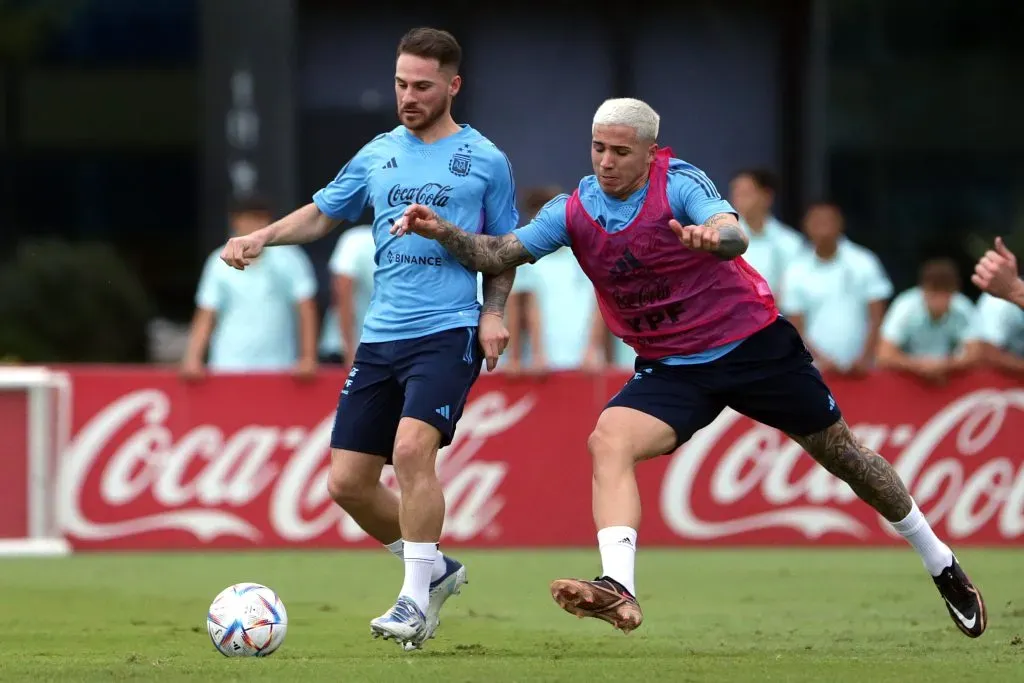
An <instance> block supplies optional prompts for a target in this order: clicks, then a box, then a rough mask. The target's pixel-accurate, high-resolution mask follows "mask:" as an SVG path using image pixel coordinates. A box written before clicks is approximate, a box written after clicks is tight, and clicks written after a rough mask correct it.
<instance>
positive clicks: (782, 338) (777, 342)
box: [608, 317, 842, 445]
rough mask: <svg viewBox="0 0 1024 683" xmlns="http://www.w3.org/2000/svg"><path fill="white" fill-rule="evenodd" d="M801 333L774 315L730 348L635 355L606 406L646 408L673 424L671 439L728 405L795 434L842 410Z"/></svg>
mask: <svg viewBox="0 0 1024 683" xmlns="http://www.w3.org/2000/svg"><path fill="white" fill-rule="evenodd" d="M813 361H814V359H813V358H812V357H811V354H810V353H809V352H808V351H807V347H806V346H804V343H803V340H802V339H801V338H800V333H799V332H797V331H796V328H795V327H793V325H792V323H790V322H789V321H788V320H786V319H785V318H782V317H780V318H778V319H777V320H776V321H775V322H773V323H771V324H769V325H768V326H767V327H765V328H764V329H762V330H760V331H759V332H756V333H755V334H753V335H751V336H750V337H748V338H747V339H745V340H744V341H743V343H742V344H740V345H739V346H737V347H736V348H735V349H733V350H732V351H731V352H730V353H728V354H726V355H725V356H722V357H721V358H718V359H716V360H713V361H711V362H709V363H702V364H699V365H665V364H664V363H659V362H657V361H644V360H640V359H639V358H638V359H637V361H636V373H635V374H634V375H633V377H632V378H631V379H630V380H629V381H628V382H626V386H624V387H623V388H622V390H621V391H619V393H618V394H616V395H615V396H614V397H612V399H611V401H609V402H608V407H612V406H622V407H625V408H633V409H634V410H639V411H640V412H643V413H647V414H648V415H651V416H653V417H656V418H658V419H659V420H661V421H662V422H664V423H666V424H668V425H669V426H670V427H672V429H674V430H675V432H676V439H677V445H678V444H682V443H685V442H686V441H689V439H690V437H691V436H693V433H694V432H696V431H697V430H699V429H701V428H703V427H706V426H707V425H709V424H711V422H713V421H714V419H715V418H716V417H718V414H719V413H721V412H722V410H723V409H724V408H725V407H726V406H728V407H730V408H732V409H734V410H735V411H736V412H738V413H742V414H743V415H746V416H747V417H749V418H751V419H753V420H757V421H758V422H760V423H762V424H766V425H768V426H769V427H775V428H776V429H778V430H780V431H782V432H785V433H786V434H791V435H794V436H807V435H808V434H814V433H815V432H820V431H822V430H823V429H826V428H828V427H831V426H832V425H833V424H835V423H836V422H837V421H838V420H839V418H840V417H842V413H841V412H840V411H839V406H838V404H837V403H836V401H835V399H834V398H833V397H832V393H831V392H830V391H829V389H828V386H827V385H826V384H825V381H824V380H823V379H822V377H821V373H819V372H818V369H817V368H816V367H814V365H813Z"/></svg>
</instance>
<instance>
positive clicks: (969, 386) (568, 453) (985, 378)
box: [58, 368, 1024, 549]
mask: <svg viewBox="0 0 1024 683" xmlns="http://www.w3.org/2000/svg"><path fill="white" fill-rule="evenodd" d="M70 372H71V376H72V384H73V414H72V439H71V442H70V444H69V445H68V447H67V449H66V451H65V453H64V454H63V467H62V476H61V477H60V481H59V486H58V500H59V501H60V504H61V505H62V506H63V509H62V518H63V524H64V528H65V533H66V534H67V535H68V537H69V539H70V540H71V541H72V543H73V544H74V546H75V548H76V549H165V548H166V549H189V548H203V547H221V548H224V547H231V548H271V547H293V546H294V547H344V546H358V545H373V544H374V542H373V541H372V540H370V539H368V538H367V537H366V536H365V534H363V532H362V531H361V530H360V529H359V527H358V526H356V525H355V524H354V523H353V522H352V520H351V519H349V518H348V517H347V516H346V515H345V514H344V513H343V512H342V511H341V510H340V509H339V508H338V507H337V506H335V505H334V503H333V502H332V501H331V500H330V498H329V496H328V494H327V487H326V475H327V466H328V462H329V457H330V455H329V441H330V431H331V423H332V420H333V413H334V407H335V405H336V403H337V397H338V390H339V388H340V386H341V384H342V382H343V380H344V374H342V373H324V374H321V375H320V376H319V377H317V378H316V379H315V380H312V381H300V380H297V379H293V378H291V377H287V376H219V377H211V378H208V379H206V380H205V381H203V382H200V383H198V384H187V383H184V382H182V381H181V380H179V379H178V378H177V377H176V376H175V375H174V374H173V373H170V372H166V371H161V370H152V369H119V368H82V369H72V370H71V371H70ZM626 378H627V376H626V375H614V376H609V377H591V376H587V375H584V374H576V373H569V374H557V375H552V376H549V377H546V378H544V379H542V380H540V379H536V380H535V379H531V380H515V381H514V380H510V379H508V378H505V377H502V376H501V375H486V376H484V377H482V378H481V379H480V381H479V382H478V384H477V386H476V387H475V388H474V390H473V392H472V394H471V396H470V400H469V404H468V406H467V408H466V411H465V414H464V417H463V418H462V421H461V422H460V424H459V429H458V433H457V435H456V438H455V441H454V443H453V444H452V445H451V446H450V447H449V448H447V449H444V450H443V451H442V452H441V454H440V455H439V458H438V472H439V475H440V478H441V480H442V482H443V484H444V487H445V493H446V499H447V502H448V516H447V520H446V524H445V532H444V538H443V540H444V542H445V544H446V545H448V546H455V545H465V546H478V547H521V546H537V547H541V546H577V545H578V546H589V545H592V544H593V542H594V528H593V523H592V521H591V516H590V459H589V455H588V454H587V450H586V441H587V435H588V434H589V432H590V430H591V428H592V427H593V424H594V422H595V420H596V418H597V416H598V414H599V412H600V410H601V407H602V405H603V404H604V401H605V400H606V398H607V397H608V396H610V395H611V394H612V393H614V391H616V390H617V388H618V385H619V384H621V382H623V381H625V379H626ZM830 385H831V387H832V389H833V393H834V395H835V396H836V398H837V400H838V401H839V403H840V406H841V408H842V410H843V412H844V414H845V416H846V419H847V422H848V423H849V424H850V425H851V427H852V429H853V431H854V432H855V433H856V434H857V435H858V436H859V437H860V438H861V439H862V440H863V441H864V442H865V443H866V444H868V445H869V446H870V447H872V448H874V449H876V450H879V451H880V452H881V453H882V454H883V455H885V457H886V458H887V459H889V460H890V461H891V462H892V463H893V464H894V465H895V467H896V468H897V470H898V471H899V472H900V474H901V475H902V476H903V478H904V480H905V481H906V482H907V485H908V487H909V488H910V490H911V492H912V493H913V495H914V496H915V498H916V500H917V501H918V503H919V505H920V506H921V508H922V509H923V510H924V511H925V513H926V514H927V515H928V517H929V519H930V520H931V521H932V523H933V525H935V527H936V529H937V531H938V533H939V534H940V536H942V537H943V538H945V539H946V540H948V541H949V542H950V543H951V544H954V545H956V546H960V545H968V544H991V545H1003V544H1017V543H1019V542H1021V540H1022V538H1024V536H1022V534H1024V450H1022V448H1021V444H1024V414H1022V411H1024V388H1022V387H1020V386H1019V385H1018V383H1016V382H1014V381H1012V380H1009V379H1006V378H1001V377H999V376H996V375H994V374H989V373H977V374H973V375H969V376H964V377H960V378H957V379H955V380H954V381H952V382H950V384H948V385H947V386H944V387H941V388H936V387H932V386H926V385H923V384H921V383H918V382H917V381H915V380H912V379H909V378H907V377H903V376H898V375H892V374H885V373H878V374H875V375H872V376H871V377H869V378H866V379H860V380H852V379H843V378H836V379H832V380H830ZM638 473H639V481H640V490H641V493H642V495H643V499H644V521H643V525H642V528H641V531H640V534H641V542H642V543H643V544H644V545H645V546H656V545H660V546H667V545H694V544H701V545H751V544H758V545H760V544H772V545H778V544H792V545H801V544H811V543H814V544H889V543H897V542H902V541H899V539H898V538H896V537H895V536H894V535H893V533H892V532H891V531H890V530H889V528H888V525H887V524H885V523H884V521H883V520H882V519H881V518H880V517H879V516H878V515H877V514H875V513H874V511H872V510H871V509H870V508H868V507H867V506H866V505H864V504H863V503H861V502H860V501H859V500H858V499H857V498H856V497H855V496H854V494H853V492H852V491H851V490H850V489H849V487H847V486H846V485H845V484H844V483H842V482H840V481H838V480H837V479H835V478H834V477H832V476H831V475H829V474H828V473H827V472H825V471H824V470H823V469H822V468H820V467H819V466H817V465H816V464H815V463H814V462H813V461H812V460H811V459H810V458H809V457H808V456H807V455H806V454H804V453H803V452H802V451H801V450H800V449H799V447H798V446H797V445H796V444H794V443H793V442H792V441H790V440H788V439H787V438H785V437H784V436H783V435H781V434H779V433H778V432H776V431H775V430H772V429H769V428H767V427H764V426H762V425H759V424H757V423H755V422H752V421H750V420H749V419H747V418H745V417H742V416H740V415H738V414H736V413H735V412H733V411H731V410H726V411H725V412H724V413H723V414H722V415H721V416H719V418H718V419H717V420H716V421H715V422H714V423H713V424H711V425H710V426H708V427H707V428H705V429H703V430H701V431H700V432H698V433H697V434H696V435H695V436H694V438H693V439H692V440H691V441H690V442H689V443H687V444H685V445H684V446H682V447H681V448H680V449H679V450H678V451H677V452H675V453H674V454H672V455H669V456H664V457H662V458H659V459H656V460H653V461H649V462H645V463H643V464H641V465H640V467H639V469H638ZM384 476H385V479H386V481H387V482H388V483H389V485H392V486H393V485H394V481H393V475H392V473H391V470H390V468H385V475H384Z"/></svg>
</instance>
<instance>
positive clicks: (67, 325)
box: [0, 239, 153, 363]
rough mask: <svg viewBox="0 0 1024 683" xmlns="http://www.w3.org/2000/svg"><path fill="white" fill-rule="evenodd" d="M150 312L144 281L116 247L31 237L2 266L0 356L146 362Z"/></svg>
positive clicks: (31, 360) (38, 360)
mask: <svg viewBox="0 0 1024 683" xmlns="http://www.w3.org/2000/svg"><path fill="white" fill-rule="evenodd" d="M152 311H153V306H152V302H151V300H150V298H149V296H148V294H147V292H146V291H145V289H144V288H143V286H142V284H141V282H140V281H139V279H138V278H137V277H136V276H135V273H134V272H133V271H132V269H131V268H130V267H129V266H128V264H126V263H125V262H124V260H123V259H121V257H120V256H118V254H117V253H116V252H115V251H114V250H113V249H112V248H111V247H109V246H107V245H104V244H78V243H74V244H73V243H69V242H65V241H62V240H56V239H43V240H34V241H25V242H23V243H21V244H20V245H19V247H18V248H17V250H16V252H15V253H14V255H13V258H12V259H10V260H8V261H7V262H6V263H4V264H3V265H2V266H0V358H5V359H7V360H18V361H22V362H26V363H61V362H63V363H75V362H79V363H88V362H110V363H132V362H144V361H145V360H146V324H147V322H148V320H149V318H150V316H151V313H152Z"/></svg>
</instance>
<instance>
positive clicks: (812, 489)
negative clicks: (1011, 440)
mask: <svg viewBox="0 0 1024 683" xmlns="http://www.w3.org/2000/svg"><path fill="white" fill-rule="evenodd" d="M1022 410H1024V390H1021V389H1006V390H1000V389H981V390H978V391H974V392H971V393H969V394H966V395H964V396H961V397H960V398H958V399H957V400H955V401H953V402H951V403H949V404H948V405H946V406H945V407H944V408H942V409H941V410H939V411H938V412H937V413H936V414H935V415H933V416H932V417H931V418H930V419H929V420H928V421H927V422H926V423H925V424H923V425H922V426H921V427H920V428H915V426H914V425H909V424H901V425H892V426H889V425H884V424H882V425H878V424H855V425H852V426H851V431H852V432H853V433H854V435H856V436H857V437H858V438H859V439H860V441H861V442H862V443H864V444H865V445H867V446H868V447H870V448H872V449H873V450H876V451H880V452H882V453H883V454H885V455H886V456H887V458H888V459H889V460H890V462H892V464H893V467H894V468H895V469H896V471H897V472H898V473H899V475H900V476H901V477H902V479H903V481H904V482H905V483H906V485H907V488H908V490H909V491H910V493H911V495H912V496H913V497H914V499H915V500H916V502H917V503H918V505H919V506H920V508H921V509H922V510H923V511H924V512H925V514H926V516H927V517H928V519H929V521H930V522H931V523H932V525H933V526H936V527H937V528H941V529H942V530H943V532H944V534H945V535H946V536H948V537H949V538H951V539H957V538H964V537H966V536H970V535H971V534H973V533H975V532H977V531H978V530H979V529H980V528H982V527H983V526H985V525H986V524H989V523H991V522H994V523H995V525H996V528H997V532H998V534H999V535H1000V536H1002V537H1003V538H1016V537H1019V536H1020V535H1021V534H1022V533H1024V464H1021V465H1018V464H1016V463H1015V461H1014V460H1013V459H1011V458H1009V457H1006V454H1005V453H999V452H993V451H992V449H990V448H988V447H989V445H990V444H991V443H992V442H993V440H994V439H995V438H996V436H997V435H998V434H999V432H1000V429H1001V428H1002V427H1003V426H1004V425H1006V424H1007V423H1008V422H1009V421H1011V420H1020V419H1021V414H1020V413H1021V411H1022ZM741 419H742V417H741V416H740V415H739V414H738V413H736V412H735V411H733V410H731V409H727V410H726V411H724V412H723V413H722V414H721V415H720V416H719V417H718V419H717V420H715V421H714V422H713V423H712V424H711V425H709V426H708V427H706V428H705V429H703V430H701V431H700V432H698V433H697V434H696V435H695V436H694V437H693V438H692V439H691V440H690V441H689V442H688V443H686V444H684V445H683V446H681V447H680V448H679V449H678V450H677V451H676V453H675V454H674V455H673V456H671V457H672V462H671V463H670V465H669V468H668V471H667V472H666V474H665V478H664V481H663V483H662V488H661V512H662V516H663V518H664V520H665V523H666V524H667V525H668V527H669V528H670V529H671V530H672V531H673V532H674V533H676V534H678V535H679V536H681V537H683V538H687V539H694V540H701V539H703V540H707V539H715V538H724V537H728V536H734V535H736V534H741V533H745V532H750V531H757V530H763V529H770V528H777V529H778V528H786V529H792V530H794V531H797V532H799V533H800V534H801V535H803V536H804V537H805V538H808V539H814V538H819V537H821V536H822V535H823V534H826V533H838V534H843V535H846V536H849V537H852V538H865V537H867V536H869V535H877V533H878V532H877V530H872V529H871V528H869V526H868V525H867V524H866V523H865V521H864V520H865V519H870V516H868V517H866V516H865V515H864V514H863V513H862V512H861V513H859V514H856V510H855V508H854V506H860V505H864V503H862V502H860V501H858V500H857V497H856V495H855V494H854V493H853V491H852V490H851V489H850V487H849V486H847V485H846V484H845V483H844V482H842V481H840V480H838V479H837V478H835V477H834V476H832V475H831V474H829V473H828V472H826V471H825V470H824V469H823V468H821V467H813V468H810V469H808V470H807V471H806V473H805V474H803V475H802V476H800V477H799V478H794V475H793V469H794V466H795V465H796V462H797V460H798V459H800V458H803V457H807V456H806V455H804V454H803V451H802V450H801V449H800V447H799V446H798V445H797V444H796V443H794V442H793V441H791V440H790V439H788V438H786V437H784V436H783V435H781V434H780V433H779V432H777V431H776V430H774V429H770V428H768V427H765V426H763V425H759V424H754V425H753V426H751V427H750V429H748V430H747V431H746V432H744V433H742V434H740V435H739V436H738V437H733V436H731V435H730V436H726V435H727V434H729V432H730V430H731V429H733V428H734V427H735V426H736V424H737V422H739V421H740V420H741ZM940 445H941V446H942V448H941V449H940V448H939V446H940ZM716 446H718V447H720V449H721V450H720V451H716V450H715V449H716ZM940 451H941V452H940ZM893 454H895V455H893ZM971 459H975V460H984V462H982V463H981V464H979V465H978V466H976V467H974V468H971V467H970V465H971V462H970V460H971ZM1018 462H1019V459H1018ZM968 472H969V473H968ZM705 477H706V478H707V479H709V480H710V488H709V490H707V491H697V490H695V483H696V482H697V480H698V479H699V478H700V479H701V480H702V481H703V480H704V478H705ZM751 498H753V500H754V501H756V502H757V505H756V507H760V508H762V509H761V510H759V511H757V512H754V513H752V514H743V515H738V514H735V511H734V510H732V511H730V506H733V505H734V504H736V503H738V502H740V501H741V500H742V501H746V502H747V503H748V505H747V506H746V507H747V509H748V510H749V508H750V507H751V506H750V505H749V502H750V499H751ZM701 502H703V503H704V505H703V506H701ZM701 507H703V509H699V508H701ZM730 512H732V514H730ZM875 522H876V523H877V525H878V527H879V528H881V530H882V531H883V532H885V533H888V534H891V535H894V534H895V532H894V531H893V530H892V527H891V526H890V525H889V524H887V523H885V520H884V519H882V518H881V517H880V516H876V517H875Z"/></svg>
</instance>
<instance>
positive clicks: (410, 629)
mask: <svg viewBox="0 0 1024 683" xmlns="http://www.w3.org/2000/svg"><path fill="white" fill-rule="evenodd" d="M461 63H462V48H461V46H460V45H459V43H458V41H456V40H455V37H454V36H452V35H451V34H450V33H448V32H447V31H441V30H438V29H433V28H416V29H412V30H411V31H409V32H408V33H406V34H405V35H404V36H403V37H402V38H401V40H400V41H399V44H398V48H397V50H396V55H395V76H394V87H395V101H396V107H397V110H398V119H399V121H400V122H401V123H400V125H399V126H397V127H395V128H393V129H392V130H390V131H387V132H385V133H382V134H380V135H378V136H377V137H375V138H374V139H373V140H371V141H370V142H368V143H367V144H366V145H364V146H363V148H362V149H360V150H359V152H357V153H356V154H355V156H354V157H352V159H351V160H349V162H348V163H346V164H345V165H344V166H343V167H342V169H341V171H340V172H339V173H338V175H337V176H336V177H335V178H334V180H332V181H331V182H330V183H328V184H327V186H325V187H324V188H322V189H321V190H320V191H318V192H317V193H316V194H314V195H313V201H312V202H311V203H309V204H307V205H305V206H303V207H301V208H299V209H297V210H295V211H293V212H292V213H291V214H289V215H288V216H285V217H284V218H282V219H280V220H278V221H276V222H274V223H272V224H271V225H269V226H267V227H266V228H264V229H262V230H259V231H256V232H254V233H252V234H250V235H247V236H245V237H240V238H235V239H233V240H230V241H229V242H228V243H227V245H225V247H224V251H223V252H222V255H221V258H223V259H224V261H225V262H227V263H228V264H230V265H232V266H233V267H235V268H239V269H243V268H246V267H247V266H248V264H249V262H250V261H251V259H252V257H254V256H256V255H258V254H260V253H261V252H262V251H263V250H264V247H273V246H277V245H282V244H301V243H304V242H312V241H313V240H316V239H319V238H321V237H323V236H325V235H326V234H327V233H329V232H330V231H331V230H333V229H334V228H336V227H337V226H338V224H339V223H341V221H350V222H351V221H356V220H358V219H359V217H360V216H362V215H363V213H364V212H365V211H366V210H367V209H368V208H369V207H371V206H372V208H373V214H374V222H373V232H374V242H375V244H376V248H377V254H378V257H377V269H376V271H375V273H374V287H375V289H374V296H373V299H372V302H371V306H370V309H369V310H368V311H367V313H366V318H365V320H364V324H363V330H362V338H361V341H360V343H359V346H358V348H357V349H356V353H355V359H354V363H353V365H352V368H351V370H350V371H349V375H348V380H347V381H346V382H345V385H344V387H343V389H342V390H341V395H340V396H339V399H338V407H337V411H336V413H335V421H334V429H333V432H332V434H331V466H330V472H329V474H328V479H327V486H328V489H329V492H330V494H331V497H332V498H333V499H334V500H335V502H337V503H338V505H340V506H341V507H342V508H343V509H344V510H345V511H346V512H347V513H348V514H349V515H350V516H351V517H352V518H353V519H354V520H355V521H356V522H357V523H358V524H359V526H360V527H361V528H362V529H363V530H364V531H366V532H367V533H368V534H369V535H370V536H372V537H373V538H375V539H376V540H377V541H379V542H380V543H382V544H383V545H384V547H386V548H387V549H388V550H389V551H390V552H391V553H392V554H394V555H395V556H396V557H398V558H400V559H401V560H402V561H403V563H404V565H405V579H404V581H403V583H402V586H401V588H400V589H399V591H398V595H397V598H396V600H395V602H394V604H393V605H392V606H391V607H390V608H389V609H388V610H387V611H386V612H384V614H382V615H380V616H379V617H376V618H374V619H372V620H371V621H370V631H371V633H372V634H373V635H374V636H375V637H383V638H384V639H385V640H389V639H393V640H394V641H395V642H397V643H399V644H400V645H402V646H403V647H404V648H405V649H407V650H413V649H418V648H421V647H422V646H423V645H424V643H425V642H426V641H427V640H428V639H430V638H432V637H433V636H434V633H435V632H436V630H437V628H438V626H439V624H440V616H439V615H440V610H441V608H442V606H443V605H444V602H445V601H446V600H448V598H450V597H451V596H452V595H455V594H456V593H458V592H459V591H460V590H461V588H462V586H463V585H465V583H466V579H467V574H466V568H465V566H463V565H462V563H460V562H458V561H456V560H454V559H453V558H451V557H449V556H447V555H445V554H444V553H441V552H440V551H439V550H438V543H439V541H440V537H441V531H442V528H443V526H444V519H445V498H444V490H443V488H442V486H441V482H440V480H439V479H438V476H437V471H436V458H437V452H438V450H439V449H440V448H442V447H445V446H447V445H449V444H450V443H451V442H452V439H453V438H454V435H455V429H456V426H457V424H458V422H459V420H460V418H461V417H462V411H463V409H464V408H465V405H466V397H467V396H468V394H469V391H470V389H471V388H472V387H473V385H474V384H475V382H476V380H477V378H478V376H479V374H480V370H481V364H482V363H484V361H485V360H486V366H487V370H488V371H491V370H493V369H494V367H495V366H496V365H497V362H498V357H499V356H500V355H501V354H502V352H503V351H504V350H505V345H506V344H507V343H508V330H506V329H505V325H504V313H505V302H506V300H507V298H508V294H509V291H510V290H511V288H512V284H513V281H514V279H515V268H514V267H513V268H509V269H506V270H504V271H502V272H500V273H492V274H489V275H486V276H485V277H484V282H483V292H482V298H483V303H482V304H481V302H480V299H479V298H478V294H477V272H476V271H474V270H470V269H467V268H466V267H464V266H463V265H462V264H460V263H459V262H458V261H457V260H456V259H454V258H452V257H450V256H449V255H448V253H447V252H446V251H445V249H444V248H443V247H441V246H440V245H438V244H437V243H435V242H432V241H430V240H425V239H421V238H414V239H408V240H403V241H401V242H399V241H398V240H396V239H394V238H392V237H391V236H390V235H389V228H390V227H391V226H392V225H394V223H395V221H396V220H398V219H399V218H401V216H402V214H403V211H404V209H405V207H406V206H408V205H409V204H412V203H413V202H420V203H423V204H426V205H429V206H433V207H434V208H436V209H437V210H438V211H440V212H441V213H443V214H444V215H445V216H447V217H448V218H450V219H452V220H455V221H459V222H461V223H464V224H466V225H472V226H473V229H474V230H476V231H477V232H479V233H482V234H487V235H504V234H507V233H509V232H511V231H512V230H513V229H514V228H515V227H516V225H517V224H518V221H519V211H518V208H517V206H516V202H515V198H516V194H515V181H514V179H513V175H512V166H511V164H510V163H509V161H508V157H507V156H505V154H504V152H502V151H501V150H500V149H499V148H498V147H497V146H496V145H495V144H494V143H493V142H491V141H490V140H489V139H487V138H486V137H484V136H483V135H482V134H481V133H480V132H479V131H477V130H476V129H474V128H473V127H472V126H469V125H468V124H460V123H457V122H456V121H455V119H453V118H452V109H451V107H452V101H453V99H454V98H455V97H456V95H457V94H458V93H459V90H460V89H461V87H462V76H461V75H460V74H459V68H460V66H461ZM271 251H274V249H271ZM385 464H393V465H394V471H395V477H396V479H397V480H398V487H399V490H400V494H396V492H394V491H392V490H391V489H389V488H387V487H385V486H384V485H383V484H382V483H381V482H380V477H381V472H382V471H383V469H384V465H385Z"/></svg>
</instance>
